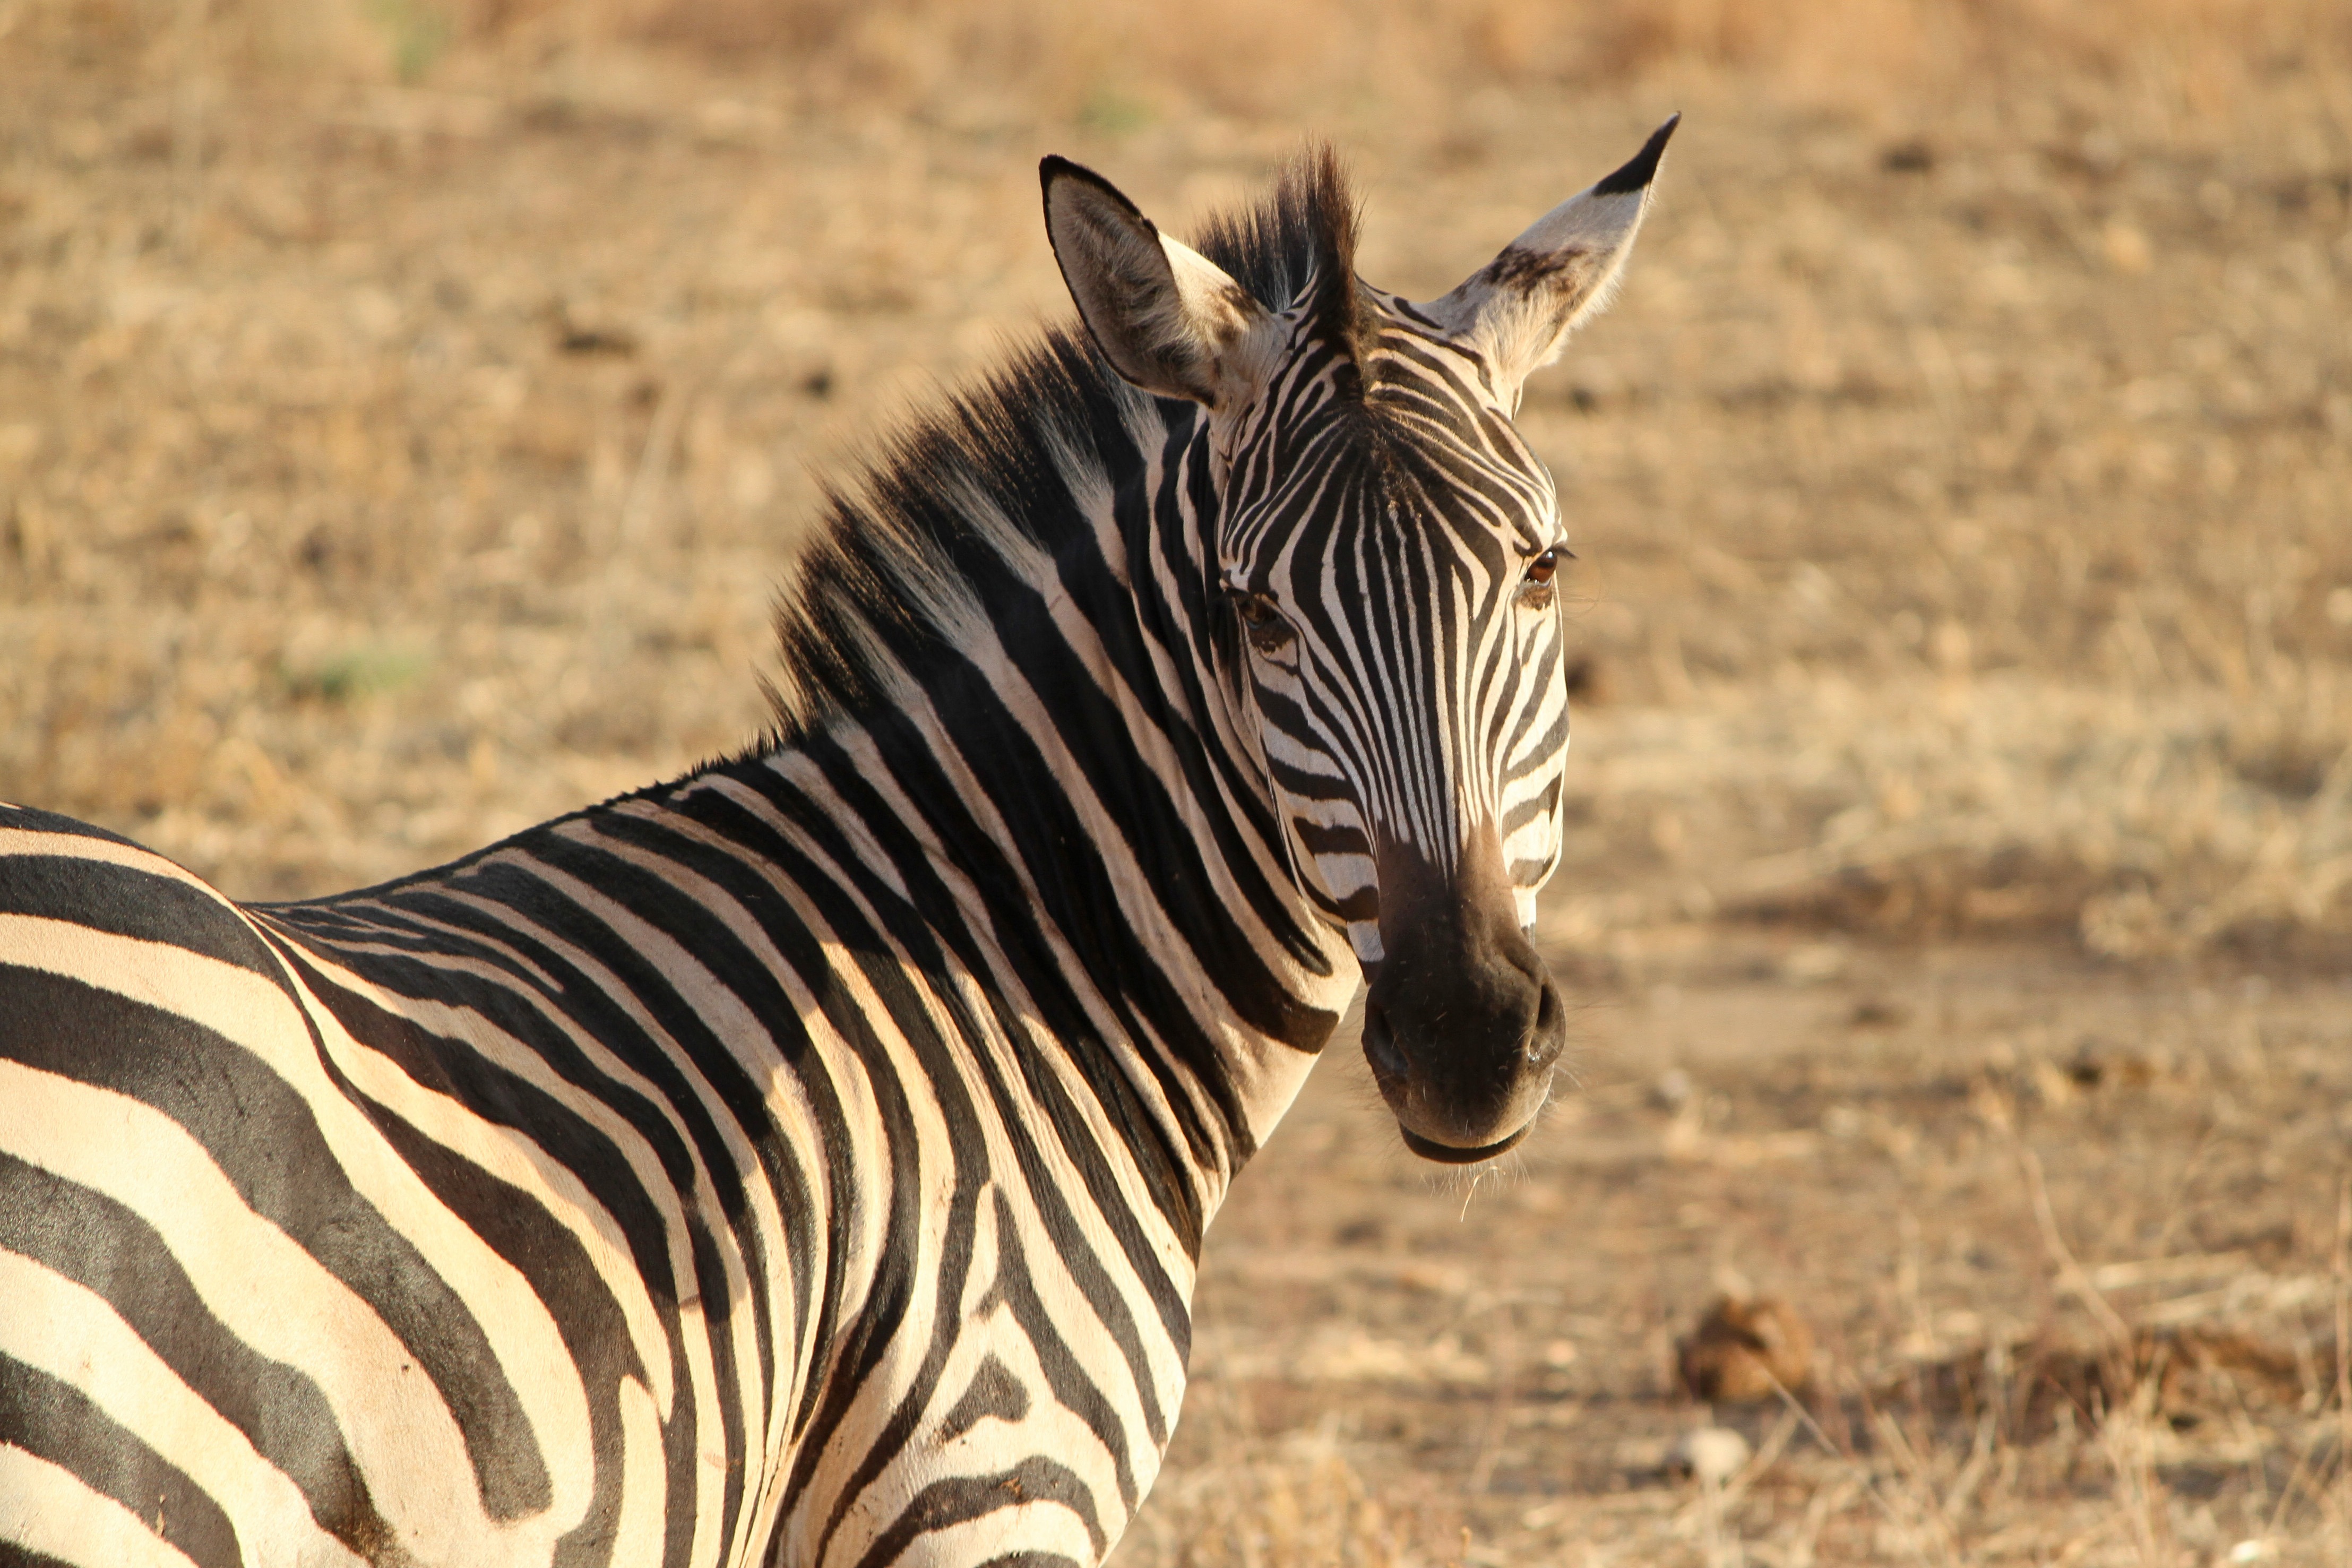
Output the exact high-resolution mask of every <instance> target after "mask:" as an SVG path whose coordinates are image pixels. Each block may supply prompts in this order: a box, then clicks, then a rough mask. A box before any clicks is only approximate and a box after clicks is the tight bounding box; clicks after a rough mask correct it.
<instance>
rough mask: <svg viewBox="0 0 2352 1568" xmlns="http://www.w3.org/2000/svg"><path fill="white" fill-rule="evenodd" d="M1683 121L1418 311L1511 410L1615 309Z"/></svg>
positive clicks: (1678, 117)
mask: <svg viewBox="0 0 2352 1568" xmlns="http://www.w3.org/2000/svg"><path fill="white" fill-rule="evenodd" d="M1682 118H1683V117H1682V116H1681V115H1679V114H1677V115H1675V116H1674V117H1673V118H1672V119H1670V120H1668V121H1666V122H1665V123H1664V125H1661V126H1659V127H1658V129H1657V130H1656V131H1654V132H1652V133H1651V136H1650V140H1649V141H1648V142H1645V143H1644V144H1643V148H1642V150H1641V151H1640V152H1639V153H1635V154H1633V161H1632V162H1630V163H1627V164H1626V165H1625V166H1624V167H1623V168H1622V169H1620V170H1618V171H1617V172H1616V173H1615V174H1612V175H1610V176H1609V177H1608V178H1607V179H1605V180H1602V181H1601V183H1600V184H1596V185H1594V186H1593V187H1592V188H1591V189H1590V190H1588V191H1583V192H1580V193H1579V194H1578V195H1573V196H1570V198H1569V199H1568V200H1566V201H1564V202H1562V203H1561V204H1560V205H1558V206H1556V207H1554V208H1553V209H1552V210H1551V211H1550V212H1549V213H1546V214H1545V215H1544V216H1542V217H1541V218H1538V220H1537V221H1536V224H1535V226H1533V227H1531V228H1529V229H1528V231H1527V232H1526V233H1525V234H1523V235H1521V236H1519V237H1518V238H1517V239H1515V240H1513V241H1511V243H1510V244H1508V245H1507V246H1505V247H1503V251H1502V254H1501V255H1499V256H1497V257H1496V258H1495V259H1494V260H1492V261H1490V262H1488V263H1487V264H1486V266H1484V267H1482V268H1479V269H1478V270H1477V271H1475V272H1474V273H1472V274H1471V275H1470V276H1469V277H1468V278H1467V279H1465V280H1464V282H1463V283H1462V286H1461V287H1460V288H1458V289H1454V292H1452V293H1451V294H1448V295H1446V296H1445V297H1444V299H1442V300H1431V301H1430V302H1429V303H1428V304H1425V305H1423V306H1421V307H1419V309H1420V310H1421V311H1422V313H1423V315H1426V316H1428V317H1430V318H1431V319H1432V320H1433V321H1436V322H1437V323H1438V325H1440V326H1442V327H1444V328H1445V329H1446V330H1447V331H1449V332H1451V333H1452V334H1453V335H1454V337H1456V338H1458V339H1460V340H1462V342H1465V344H1466V345H1468V346H1469V347H1471V348H1474V349H1475V350H1476V351H1477V352H1478V353H1479V354H1480V355H1481V356H1483V357H1484V358H1485V359H1486V364H1487V367H1488V369H1489V370H1490V371H1491V372H1492V373H1493V374H1494V377H1495V390H1496V394H1497V395H1499V396H1500V397H1501V398H1502V399H1503V401H1504V402H1505V404H1506V405H1510V406H1517V403H1518V397H1519V384H1520V383H1522V382H1523V381H1525V380H1526V379H1527V377H1528V374H1529V373H1530V372H1533V371H1536V370H1539V369H1541V368H1542V367H1543V366H1545V365H1547V364H1549V363H1551V362H1552V361H1553V360H1554V359H1556V358H1558V357H1559V351H1560V347H1561V345H1562V344H1564V343H1565V342H1567V341H1568V335H1569V333H1570V332H1572V331H1575V330H1576V328H1577V327H1578V326H1579V325H1580V323H1581V322H1583V321H1585V320H1586V319H1587V318H1588V317H1591V316H1593V315H1596V314H1598V313H1599V312H1600V311H1601V310H1602V309H1603V308H1605V307H1606V306H1607V304H1608V303H1609V297H1610V295H1611V294H1612V293H1613V292H1614V291H1615V289H1616V286H1617V279H1619V278H1620V277H1621V276H1622V274H1623V272H1624V270H1625V258H1626V256H1627V255H1628V254H1629V253H1630V252H1631V251H1632V250H1633V235H1634V233H1635V231H1637V230H1638V229H1640V227H1641V226H1642V216H1643V214H1644V213H1646V212H1647V211H1648V210H1649V206H1650V181H1651V179H1652V177H1653V176H1654V175H1655V174H1657V172H1658V160H1659V159H1660V158H1662V157H1664V154H1665V151H1666V139H1667V138H1668V137H1670V136H1672V135H1673V134H1674V133H1675V126H1677V125H1679V124H1681V123H1682Z"/></svg>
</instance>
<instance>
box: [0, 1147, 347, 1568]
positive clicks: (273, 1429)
mask: <svg viewBox="0 0 2352 1568" xmlns="http://www.w3.org/2000/svg"><path fill="white" fill-rule="evenodd" d="M0 1249H5V1250H6V1251H9V1252H15V1253H18V1254H20V1255H22V1256H24V1257H26V1258H31V1259H33V1260H34V1261H35V1262H36V1263H38V1264H40V1265H41V1266H42V1267H43V1268H47V1269H48V1270H50V1271H51V1272H52V1273H55V1274H58V1275H59V1276H61V1277H63V1278H65V1279H70V1280H72V1281H74V1282H75V1283H76V1284H78V1285H80V1286H82V1287H83V1288H84V1289H88V1290H90V1291H92V1292H94V1293H96V1294H97V1295H99V1296H101V1297H103V1298H105V1300H106V1301H107V1302H108V1304H109V1305H110V1306H112V1307H113V1309H114V1310H115V1311H116V1312H118V1313H120V1314H121V1318H122V1320H123V1321H124V1322H126V1323H128V1324H130V1325H131V1331H132V1332H134V1333H136V1334H137V1335H138V1336H139V1337H140V1338H141V1339H142V1340H143V1341H145V1342H147V1345H148V1348H149V1349H151V1350H152V1351H153V1352H155V1353H156V1355H157V1356H158V1357H159V1358H161V1359H162V1361H163V1363H164V1364H165V1365H166V1366H168V1367H170V1368H171V1369H172V1371H173V1373H175V1374H176V1375H177V1376H178V1377H179V1378H180V1380H181V1381H182V1382H183V1383H185V1384H187V1385H188V1387H189V1389H190V1390H191V1391H192V1392H194V1394H196V1395H197V1396H198V1397H199V1398H201V1399H203V1400H204V1402H205V1404H207V1405H211V1406H212V1407H213V1408H214V1409H215V1410H216V1411H218V1412H219V1413H220V1415H221V1418H222V1419H223V1420H225V1421H226V1422H227V1423H228V1424H229V1425H230V1426H235V1427H236V1429H237V1430H238V1431H239V1432H242V1433H244V1434H245V1436H246V1440H247V1442H249V1443H251V1444H252V1445H253V1447H254V1451H255V1452H256V1453H257V1454H259V1455H260V1456H261V1457H262V1458H264V1459H266V1460H268V1463H269V1464H270V1465H271V1466H272V1467H273V1468H276V1469H278V1470H279V1471H280V1472H282V1473H283V1474H284V1475H285V1476H286V1478H287V1479H289V1480H290V1481H292V1482H293V1483H294V1485H295V1487H296V1489H298V1490H299V1491H300V1492H301V1494H302V1500H303V1501H304V1502H305V1503H306V1504H307V1505H309V1508H310V1517H311V1518H312V1519H314V1520H316V1521H318V1522H319V1528H320V1530H322V1531H326V1532H327V1533H328V1534H329V1535H331V1536H333V1537H334V1538H335V1539H336V1540H338V1541H341V1542H342V1543H343V1544H344V1545H346V1546H348V1547H350V1548H351V1549H352V1552H355V1553H357V1554H358V1555H360V1556H362V1557H365V1556H366V1555H367V1554H368V1553H369V1552H372V1551H373V1550H374V1549H375V1548H376V1547H378V1546H380V1545H382V1544H383V1543H384V1542H388V1541H390V1540H391V1539H392V1532H391V1528H390V1526H388V1525H387V1524H386V1523H385V1522H384V1521H383V1516H382V1515H380V1514H379V1513H377V1511H376V1508H375V1502H374V1500H373V1498H371V1497H370V1496H369V1495H368V1487H367V1480H366V1479H365V1478H364V1477H363V1476H362V1475H361V1473H360V1468H359V1463H358V1461H357V1460H355V1459H353V1458H352V1455H351V1451H350V1450H349V1449H348V1448H346V1447H344V1446H343V1442H342V1436H341V1430H340V1429H339V1427H338V1426H337V1425H336V1422H335V1415H334V1411H333V1408H332V1407H331V1405H328V1403H327V1399H326V1396H325V1395H324V1394H321V1393H320V1391H319V1387H318V1384H315V1383H313V1382H311V1381H310V1378H309V1376H307V1375H306V1374H305V1373H302V1372H300V1371H299V1370H297V1369H296V1368H293V1367H290V1366H287V1365H285V1364H283V1363H278V1362H275V1361H271V1360H269V1359H268V1358H267V1357H266V1356H263V1355H261V1354H260V1353H259V1352H256V1351H255V1350H253V1349H252V1348H251V1347H250V1346H248V1345H247V1344H246V1342H244V1341H243V1340H241V1339H239V1338H237V1337H236V1334H234V1333H232V1332H230V1331H228V1330H227V1329H226V1328H224V1327H223V1326H222V1325H221V1324H220V1322H219V1321H218V1320H216V1319H215V1317H214V1316H213V1314H212V1310H211V1309H209V1308H208V1307H206V1306H205V1303H204V1300H203V1299H202V1298H201V1297H199V1296H198V1295H197V1293H196V1289H195V1286H194V1284H193V1283H192V1282H191V1281H190V1280H189V1279H188V1276H187V1271H186V1270H185V1269H184V1268H182V1267H181V1266H180V1261H179V1259H178V1258H174V1257H173V1256H172V1250H171V1248H170V1247H168V1246H166V1245H165V1244H164V1241H163V1237H161V1236H160V1235H158V1234H157V1233H156V1231H155V1229H154V1227H153V1226H151V1225H149V1224H148V1223H147V1222H146V1221H145V1220H144V1219H142V1218H141V1217H140V1216H139V1215H137V1214H135V1213H133V1212H132V1211H131V1210H130V1209H128V1208H125V1207H124V1206H123V1205H121V1204H119V1203H117V1202H115V1201H114V1200H113V1199H112V1198H110V1197H108V1196H106V1195H105V1194H102V1193H98V1192H93V1191H92V1190H90V1189H89V1188H88V1187H84V1186H80V1185H79V1184H75V1183H71V1182H68V1181H66V1180H65V1179H63V1178H62V1177H59V1176H56V1175H53V1174H51V1173H49V1172H47V1171H44V1170H42V1169H40V1168H39V1167H37V1166H35V1165H29V1164H26V1163H25V1162H24V1161H22V1160H19V1159H17V1158H16V1157H15V1156H14V1155H10V1154H6V1153H0Z"/></svg>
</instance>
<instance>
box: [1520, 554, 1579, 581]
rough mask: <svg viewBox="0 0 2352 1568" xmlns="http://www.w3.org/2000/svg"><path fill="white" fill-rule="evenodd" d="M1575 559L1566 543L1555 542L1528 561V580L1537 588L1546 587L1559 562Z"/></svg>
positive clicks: (1557, 568) (1557, 569)
mask: <svg viewBox="0 0 2352 1568" xmlns="http://www.w3.org/2000/svg"><path fill="white" fill-rule="evenodd" d="M1575 559H1576V555H1575V553H1574V552H1572V551H1570V549H1569V548H1568V547H1567V546H1566V545H1563V544H1555V545H1553V546H1552V547H1551V548H1550V549H1549V550H1547V551H1545V552H1543V553H1542V554H1541V555H1538V556H1537V557H1536V558H1535V559H1534V560H1533V561H1530V562H1528V582H1530V583H1532V584H1535V585H1536V586H1537V587H1538V588H1548V587H1549V586H1551V580H1552V575H1553V574H1555V573H1557V572H1558V571H1559V563H1560V562H1561V561H1563V560H1568V561H1573V560H1575Z"/></svg>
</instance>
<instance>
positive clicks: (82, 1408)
mask: <svg viewBox="0 0 2352 1568" xmlns="http://www.w3.org/2000/svg"><path fill="white" fill-rule="evenodd" d="M0 1443H10V1444H14V1445H15V1446H16V1447H19V1448H22V1449H24V1450H25V1451H26V1453H28V1454H34V1455H37V1456H38V1457H40V1458H44V1459H47V1460H48V1461H49V1462H50V1463H51V1464H53V1465H56V1466H58V1468H62V1469H65V1470H68V1471H70V1472H71V1473H72V1474H73V1475H74V1476H75V1477H76V1478H77V1479H79V1480H80V1482H81V1483H82V1485H84V1486H86V1487H88V1488H89V1489H90V1490H92V1491H94V1492H97V1493H98V1494H99V1495H100V1496H101V1497H110V1498H112V1499H113V1500H115V1501H116V1502H119V1503H121V1505H122V1506H123V1507H124V1508H127V1509H129V1510H131V1512H132V1513H133V1514H135V1515H137V1516H138V1518H139V1520H140V1521H141V1522H142V1523H144V1524H145V1525H146V1526H147V1528H148V1529H149V1530H151V1531H154V1532H155V1534H157V1535H158V1536H160V1537H162V1538H163V1540H165V1541H167V1542H171V1543H172V1545H173V1547H174V1548H176V1549H177V1550H179V1551H181V1552H185V1553H186V1554H187V1555H188V1558H189V1559H190V1561H192V1562H194V1563H195V1564H196V1568H243V1564H244V1562H245V1553H244V1552H243V1551H242V1550H241V1549H240V1548H239V1546H238V1544H237V1539H236V1526H235V1525H233V1524H231V1523H230V1522H229V1520H228V1515H226V1514H225V1513H223V1512H222V1511H221V1510H220V1506H219V1505H218V1504H217V1503H215V1502H214V1501H213V1500H212V1499H211V1498H209V1497H207V1496H206V1495H205V1491H204V1489H203V1488H201V1487H199V1486H197V1485H196V1483H195V1482H194V1481H193V1480H191V1479H188V1475H187V1472H186V1471H184V1470H183V1469H181V1468H179V1467H178V1466H177V1465H174V1464H173V1463H172V1462H171V1461H170V1460H168V1459H166V1458H163V1456H162V1455H161V1454H158V1453H157V1452H155V1450H154V1449H152V1448H151V1447H148V1446H147V1444H146V1443H145V1442H144V1441H142V1439H141V1438H140V1436H139V1435H138V1434H137V1433H135V1432H133V1431H131V1429H130V1428H129V1427H127V1426H122V1425H121V1423H119V1422H117V1421H116V1420H115V1419H114V1418H113V1417H112V1416H110V1415H107V1413H106V1412H105V1411H103V1410H100V1408H99V1407H98V1406H97V1405H94V1404H92V1403H91V1402H90V1399H89V1395H87V1394H83V1393H82V1391H81V1390H79V1389H78V1388H76V1387H74V1386H73V1385H71V1384H67V1383H61V1382H59V1381H58V1379H57V1378H54V1377H52V1376H50V1375H49V1374H48V1373H46V1372H43V1371H41V1370H40V1369H39V1368H38V1367H32V1366H27V1365H26V1364H25V1363H23V1362H20V1361H17V1360H16V1359H15V1358H14V1357H12V1356H9V1355H7V1354H5V1352H0Z"/></svg>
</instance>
